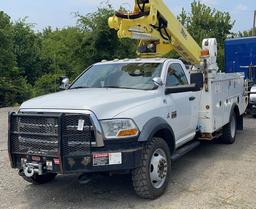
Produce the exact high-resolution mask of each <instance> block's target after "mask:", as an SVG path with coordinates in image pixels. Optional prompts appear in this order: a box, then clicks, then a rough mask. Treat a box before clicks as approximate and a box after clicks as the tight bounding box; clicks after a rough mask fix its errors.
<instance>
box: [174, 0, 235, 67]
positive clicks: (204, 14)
mask: <svg viewBox="0 0 256 209" xmlns="http://www.w3.org/2000/svg"><path fill="white" fill-rule="evenodd" d="M178 19H179V20H180V22H181V23H182V24H183V25H184V26H185V27H186V28H187V30H188V31H189V33H190V34H191V35H192V37H193V38H194V39H195V40H196V42H197V43H198V44H199V45H200V46H201V44H202V40H203V39H204V38H211V37H214V38H216V39H217V42H218V64H219V67H220V69H224V40H225V39H226V38H227V35H229V34H231V29H232V28H233V26H234V23H235V22H234V21H232V18H231V16H230V14H229V13H228V12H220V11H217V10H216V9H212V8H210V7H209V6H207V5H205V4H203V3H201V2H200V1H194V2H192V4H191V13H187V12H186V11H185V10H184V9H183V10H182V12H181V14H180V15H179V16H178Z"/></svg>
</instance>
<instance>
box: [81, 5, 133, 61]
mask: <svg viewBox="0 0 256 209" xmlns="http://www.w3.org/2000/svg"><path fill="white" fill-rule="evenodd" d="M113 14H114V10H113V9H112V7H111V6H107V7H104V8H99V9H98V11H97V12H95V13H91V14H88V15H86V16H81V15H78V24H79V26H80V28H81V30H82V31H83V32H84V33H85V36H84V39H83V41H82V43H81V52H82V53H81V56H82V60H83V61H84V63H85V65H91V64H93V63H95V62H98V61H101V60H104V59H114V58H126V57H127V58H130V57H135V56H136V53H135V52H136V48H137V46H136V43H135V42H134V41H133V40H130V39H127V40H120V39H118V37H117V34H116V31H115V30H113V29H110V28H109V27H108V25H107V21H108V18H109V17H110V16H112V15H113ZM99 49H100V50H99Z"/></svg>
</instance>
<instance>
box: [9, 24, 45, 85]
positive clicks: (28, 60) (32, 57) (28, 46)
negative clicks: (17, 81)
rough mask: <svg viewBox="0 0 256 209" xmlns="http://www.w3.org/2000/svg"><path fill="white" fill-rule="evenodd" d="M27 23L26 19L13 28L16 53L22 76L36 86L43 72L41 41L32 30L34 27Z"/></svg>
mask: <svg viewBox="0 0 256 209" xmlns="http://www.w3.org/2000/svg"><path fill="white" fill-rule="evenodd" d="M25 21H26V19H23V20H20V21H18V22H16V23H15V24H14V25H13V26H12V28H13V45H14V53H15V56H16V62H17V65H16V66H17V68H18V69H19V71H20V75H21V76H22V77H24V78H26V79H27V80H28V82H29V83H30V84H34V82H35V81H36V79H37V78H38V77H39V76H40V75H41V72H42V66H41V59H40V48H41V43H40V42H41V40H40V38H39V37H38V36H37V34H35V32H34V31H33V30H32V25H29V24H27V23H26V22H25Z"/></svg>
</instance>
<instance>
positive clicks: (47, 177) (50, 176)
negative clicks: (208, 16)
mask: <svg viewBox="0 0 256 209" xmlns="http://www.w3.org/2000/svg"><path fill="white" fill-rule="evenodd" d="M20 176H21V177H22V178H23V179H24V180H25V181H27V182H29V183H31V184H35V185H39V184H46V183H48V182H50V181H53V180H54V179H55V177H56V176H57V174H56V173H46V174H43V175H36V174H35V175H34V176H32V177H27V176H25V175H24V173H20Z"/></svg>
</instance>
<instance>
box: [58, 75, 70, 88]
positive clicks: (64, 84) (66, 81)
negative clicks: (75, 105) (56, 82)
mask: <svg viewBox="0 0 256 209" xmlns="http://www.w3.org/2000/svg"><path fill="white" fill-rule="evenodd" d="M68 87H69V79H68V77H66V76H61V77H60V90H66V89H68Z"/></svg>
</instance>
